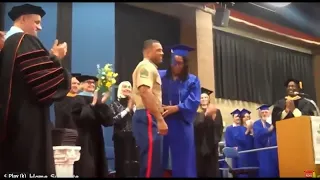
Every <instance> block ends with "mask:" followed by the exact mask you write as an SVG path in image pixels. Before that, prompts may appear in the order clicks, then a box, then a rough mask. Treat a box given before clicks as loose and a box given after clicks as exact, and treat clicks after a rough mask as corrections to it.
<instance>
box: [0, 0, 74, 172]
mask: <svg viewBox="0 0 320 180" xmlns="http://www.w3.org/2000/svg"><path fill="white" fill-rule="evenodd" d="M44 15H45V11H44V10H43V9H42V8H41V7H38V6H33V5H21V6H15V7H13V8H12V10H11V11H10V12H9V16H10V18H11V19H12V20H13V21H14V26H16V27H19V28H20V29H21V31H22V32H20V33H14V34H12V35H11V36H10V37H9V38H7V39H6V41H5V45H4V47H3V49H2V50H1V61H0V84H1V89H0V91H1V92H0V94H1V97H0V175H1V177H3V176H2V175H3V174H4V173H9V172H24V173H34V174H37V175H49V176H50V175H51V174H55V165H54V159H53V149H52V139H51V138H52V136H51V130H52V123H51V122H50V119H49V107H50V105H51V104H52V103H53V102H54V101H56V100H58V99H61V98H63V97H65V96H66V94H67V93H68V92H69V89H70V79H71V77H70V74H69V73H68V71H67V70H65V69H64V68H63V67H62V66H61V64H60V60H61V59H62V58H63V57H64V56H65V55H66V51H67V46H66V43H63V44H60V45H58V44H57V43H55V44H54V46H53V47H52V49H51V53H49V52H48V51H47V50H46V49H45V48H44V46H43V44H42V43H41V42H40V40H39V39H38V38H37V37H36V35H37V31H40V30H41V18H42V17H43V16H44Z"/></svg>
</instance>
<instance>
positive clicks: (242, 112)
mask: <svg viewBox="0 0 320 180" xmlns="http://www.w3.org/2000/svg"><path fill="white" fill-rule="evenodd" d="M246 113H248V114H251V111H249V110H247V109H242V110H241V113H240V115H241V116H244V115H245V114H246Z"/></svg>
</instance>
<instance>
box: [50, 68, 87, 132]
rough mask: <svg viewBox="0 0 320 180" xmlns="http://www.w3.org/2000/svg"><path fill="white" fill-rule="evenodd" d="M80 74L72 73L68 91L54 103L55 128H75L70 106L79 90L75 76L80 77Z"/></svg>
mask: <svg viewBox="0 0 320 180" xmlns="http://www.w3.org/2000/svg"><path fill="white" fill-rule="evenodd" d="M80 76H81V74H80V73H73V74H72V78H71V89H70V91H69V93H68V94H67V95H66V97H64V98H63V99H61V100H60V101H56V102H55V103H54V113H55V117H56V118H55V127H56V128H68V129H77V126H76V124H75V123H74V122H73V120H72V115H71V107H72V103H73V102H74V99H75V97H76V96H77V94H78V91H79V85H80V83H79V80H78V79H77V77H80Z"/></svg>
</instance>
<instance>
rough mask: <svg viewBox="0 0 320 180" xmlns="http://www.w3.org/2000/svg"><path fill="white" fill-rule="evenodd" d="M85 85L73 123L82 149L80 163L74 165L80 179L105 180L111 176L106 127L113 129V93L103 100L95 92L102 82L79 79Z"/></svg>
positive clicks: (76, 101) (73, 110)
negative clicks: (105, 138)
mask: <svg viewBox="0 0 320 180" xmlns="http://www.w3.org/2000/svg"><path fill="white" fill-rule="evenodd" d="M77 79H78V80H79V81H80V82H81V85H82V88H83V91H82V92H80V93H79V94H78V95H77V96H76V97H74V98H75V99H74V101H73V103H72V119H73V121H74V122H75V124H76V126H77V130H78V140H77V145H78V146H81V157H80V160H79V161H77V162H75V164H74V174H75V175H78V176H79V177H96V178H103V177H107V175H108V166H107V162H106V156H105V150H104V138H103V131H102V127H101V125H102V126H104V127H107V126H112V125H113V119H112V118H113V113H112V111H111V109H110V108H109V106H108V105H107V104H106V101H107V99H108V97H109V92H105V93H104V95H103V96H102V98H101V97H99V96H98V92H97V91H96V90H95V89H96V88H95V83H96V82H97V81H98V79H97V78H96V77H94V76H88V75H82V76H80V77H78V78H77Z"/></svg>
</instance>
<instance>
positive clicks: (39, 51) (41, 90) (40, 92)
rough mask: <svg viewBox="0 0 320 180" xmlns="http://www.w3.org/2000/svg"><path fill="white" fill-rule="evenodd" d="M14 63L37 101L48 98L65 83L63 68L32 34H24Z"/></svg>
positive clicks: (43, 100)
mask: <svg viewBox="0 0 320 180" xmlns="http://www.w3.org/2000/svg"><path fill="white" fill-rule="evenodd" d="M30 44H32V45H33V46H30ZM16 64H17V67H18V68H19V70H20V72H21V73H22V76H23V78H24V79H25V81H26V82H27V84H28V85H29V86H30V87H31V89H32V91H33V92H34V94H35V95H36V97H37V98H38V101H39V102H45V101H46V100H47V99H50V98H51V97H52V96H54V95H55V93H56V92H57V90H58V88H59V86H60V85H61V83H65V82H64V80H65V78H64V77H65V76H64V70H63V68H62V67H61V65H60V64H59V63H56V62H54V61H52V60H51V59H50V55H49V53H48V51H46V50H45V48H44V47H42V45H41V42H40V41H39V39H38V38H36V37H34V36H31V35H27V34H24V37H23V38H22V40H21V43H20V45H19V48H18V52H17V54H16Z"/></svg>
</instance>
